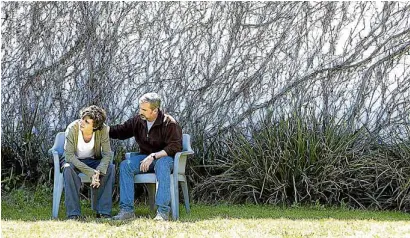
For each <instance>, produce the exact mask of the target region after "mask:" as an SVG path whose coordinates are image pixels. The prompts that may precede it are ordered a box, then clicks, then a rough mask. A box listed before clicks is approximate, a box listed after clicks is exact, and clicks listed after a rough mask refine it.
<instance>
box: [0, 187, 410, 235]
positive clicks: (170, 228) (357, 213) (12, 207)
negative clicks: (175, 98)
mask: <svg viewBox="0 0 410 238" xmlns="http://www.w3.org/2000/svg"><path fill="white" fill-rule="evenodd" d="M49 192H50V189H48V188H46V189H42V190H38V191H36V192H28V191H26V190H21V189H20V190H16V191H13V192H11V193H10V194H4V192H3V194H2V204H1V226H2V237H346V236H355V237H363V236H366V237H406V236H407V237H410V215H409V214H406V213H403V212H386V211H383V212H382V211H362V210H348V209H344V208H325V207H324V206H311V207H298V206H294V207H290V208H282V207H277V206H268V205H262V206H257V205H228V204H220V205H204V204H193V205H192V207H191V213H190V214H186V212H185V209H184V208H183V207H182V204H181V207H180V215H181V218H180V220H179V221H176V222H174V221H173V222H154V221H153V220H152V219H151V217H152V215H153V214H152V213H150V211H149V209H148V207H147V206H145V205H143V204H142V205H139V206H137V207H136V209H135V211H136V214H137V216H138V218H137V219H135V220H130V221H99V220H97V219H95V218H94V214H93V212H92V210H91V209H90V204H89V202H88V201H87V200H83V201H82V212H83V215H84V216H85V219H84V220H83V221H66V220H65V219H64V212H65V210H64V204H63V203H61V205H60V214H59V219H58V220H52V219H51V193H50V194H48V193H49ZM116 212H118V205H117V204H116V205H115V206H114V211H113V213H116Z"/></svg>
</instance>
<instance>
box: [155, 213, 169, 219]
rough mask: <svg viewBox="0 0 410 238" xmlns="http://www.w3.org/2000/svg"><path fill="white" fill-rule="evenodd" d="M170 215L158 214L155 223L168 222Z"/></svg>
mask: <svg viewBox="0 0 410 238" xmlns="http://www.w3.org/2000/svg"><path fill="white" fill-rule="evenodd" d="M168 220H169V218H168V215H166V214H162V213H159V212H157V215H156V216H155V218H154V221H168Z"/></svg>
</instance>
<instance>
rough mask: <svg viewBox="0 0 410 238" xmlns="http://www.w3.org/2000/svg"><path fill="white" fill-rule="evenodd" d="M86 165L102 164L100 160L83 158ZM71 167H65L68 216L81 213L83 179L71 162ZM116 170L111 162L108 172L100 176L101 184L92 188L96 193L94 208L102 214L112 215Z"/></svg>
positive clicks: (94, 166)
mask: <svg viewBox="0 0 410 238" xmlns="http://www.w3.org/2000/svg"><path fill="white" fill-rule="evenodd" d="M81 161H82V162H83V163H85V164H86V165H88V166H90V167H91V168H93V169H96V168H97V166H98V165H99V164H100V160H95V159H83V160H81ZM69 164H70V166H69V167H64V170H63V176H64V190H65V208H66V213H67V217H69V216H72V215H77V216H79V215H81V208H80V187H81V179H80V177H78V174H79V173H80V171H79V170H78V169H76V168H75V167H74V165H73V164H71V163H69ZM114 178H115V171H114V166H113V165H112V164H110V165H109V166H108V168H107V173H106V174H105V175H104V176H101V177H100V186H99V187H98V188H91V192H92V193H93V195H94V200H95V201H91V202H92V207H93V209H94V210H95V211H96V212H97V213H100V214H107V215H111V209H112V189H113V185H114Z"/></svg>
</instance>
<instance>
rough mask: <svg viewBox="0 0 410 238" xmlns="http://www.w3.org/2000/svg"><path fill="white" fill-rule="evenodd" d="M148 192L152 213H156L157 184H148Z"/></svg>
mask: <svg viewBox="0 0 410 238" xmlns="http://www.w3.org/2000/svg"><path fill="white" fill-rule="evenodd" d="M145 185H146V186H147V190H148V202H149V208H150V209H151V212H155V194H156V184H155V183H146V184H145Z"/></svg>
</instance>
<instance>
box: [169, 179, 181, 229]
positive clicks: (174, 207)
mask: <svg viewBox="0 0 410 238" xmlns="http://www.w3.org/2000/svg"><path fill="white" fill-rule="evenodd" d="M170 180H171V183H170V191H171V212H172V219H173V220H175V221H176V220H178V210H179V208H178V194H177V193H176V192H175V186H174V178H173V176H172V175H171V179H170Z"/></svg>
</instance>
